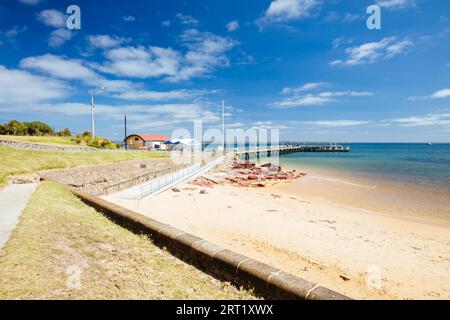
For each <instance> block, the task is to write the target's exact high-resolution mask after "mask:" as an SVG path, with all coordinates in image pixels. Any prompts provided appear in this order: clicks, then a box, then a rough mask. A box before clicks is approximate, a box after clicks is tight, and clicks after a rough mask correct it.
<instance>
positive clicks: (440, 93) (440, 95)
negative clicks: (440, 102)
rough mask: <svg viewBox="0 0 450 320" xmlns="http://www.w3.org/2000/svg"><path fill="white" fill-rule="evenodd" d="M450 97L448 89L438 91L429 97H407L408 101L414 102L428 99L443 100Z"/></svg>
mask: <svg viewBox="0 0 450 320" xmlns="http://www.w3.org/2000/svg"><path fill="white" fill-rule="evenodd" d="M448 97H450V89H443V90H439V91H437V92H435V93H433V94H431V95H429V96H421V97H420V96H416V97H409V100H411V101H416V100H428V99H443V98H448Z"/></svg>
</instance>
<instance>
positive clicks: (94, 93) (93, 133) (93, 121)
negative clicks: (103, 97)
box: [91, 87, 105, 139]
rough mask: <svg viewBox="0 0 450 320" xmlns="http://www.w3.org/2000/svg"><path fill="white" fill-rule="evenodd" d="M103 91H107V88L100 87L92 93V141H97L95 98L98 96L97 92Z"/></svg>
mask: <svg viewBox="0 0 450 320" xmlns="http://www.w3.org/2000/svg"><path fill="white" fill-rule="evenodd" d="M102 90H105V87H100V88H98V89H96V90H94V91H93V92H92V93H91V136H92V139H95V119H94V108H95V105H94V96H95V95H96V93H97V92H99V91H102Z"/></svg>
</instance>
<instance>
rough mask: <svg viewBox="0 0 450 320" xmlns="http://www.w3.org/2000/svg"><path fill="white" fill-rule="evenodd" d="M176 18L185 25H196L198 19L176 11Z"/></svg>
mask: <svg viewBox="0 0 450 320" xmlns="http://www.w3.org/2000/svg"><path fill="white" fill-rule="evenodd" d="M177 18H178V19H179V20H180V22H181V23H182V24H186V25H197V24H198V20H197V19H195V18H194V17H193V16H191V15H188V14H182V13H177Z"/></svg>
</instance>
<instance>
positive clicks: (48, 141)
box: [0, 135, 79, 147]
mask: <svg viewBox="0 0 450 320" xmlns="http://www.w3.org/2000/svg"><path fill="white" fill-rule="evenodd" d="M0 140H8V141H19V142H30V143H37V144H45V145H50V146H72V147H76V146H79V145H78V144H77V143H76V142H75V141H71V140H70V137H53V136H42V137H34V136H33V137H32V136H4V135H0Z"/></svg>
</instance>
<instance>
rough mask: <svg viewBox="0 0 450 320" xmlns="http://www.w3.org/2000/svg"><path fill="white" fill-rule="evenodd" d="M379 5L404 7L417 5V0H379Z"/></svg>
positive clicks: (389, 7)
mask: <svg viewBox="0 0 450 320" xmlns="http://www.w3.org/2000/svg"><path fill="white" fill-rule="evenodd" d="M376 3H377V5H379V6H380V7H382V8H386V9H404V8H409V7H415V6H416V1H415V0H377V2H376Z"/></svg>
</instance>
